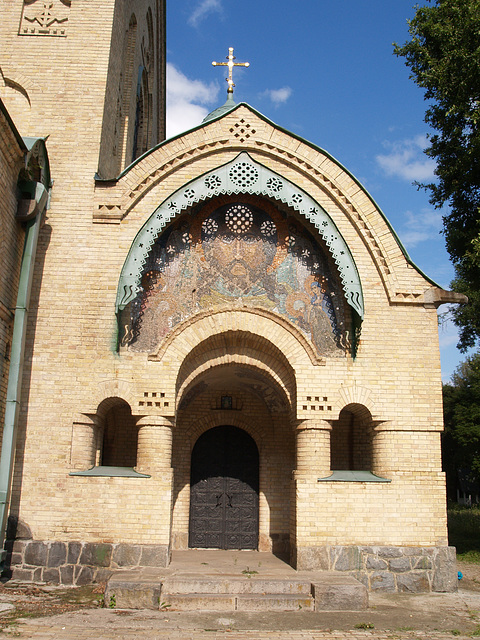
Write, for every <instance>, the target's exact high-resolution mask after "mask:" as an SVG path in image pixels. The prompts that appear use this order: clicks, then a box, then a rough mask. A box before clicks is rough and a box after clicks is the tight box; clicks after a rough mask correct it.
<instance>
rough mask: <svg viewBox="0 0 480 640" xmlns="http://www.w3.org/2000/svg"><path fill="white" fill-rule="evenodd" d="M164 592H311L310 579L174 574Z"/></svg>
mask: <svg viewBox="0 0 480 640" xmlns="http://www.w3.org/2000/svg"><path fill="white" fill-rule="evenodd" d="M162 593H169V594H182V593H205V594H207V593H224V594H237V593H246V594H261V595H268V594H290V595H297V596H301V595H306V596H309V595H310V593H311V582H310V581H309V580H289V579H280V578H277V579H276V578H259V577H251V578H246V577H243V576H242V577H231V576H228V577H227V576H214V575H211V576H173V577H171V578H166V579H165V580H163V582H162Z"/></svg>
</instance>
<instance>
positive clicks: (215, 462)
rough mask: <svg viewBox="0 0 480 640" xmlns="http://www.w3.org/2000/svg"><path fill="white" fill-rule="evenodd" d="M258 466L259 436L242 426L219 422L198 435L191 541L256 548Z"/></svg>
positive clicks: (193, 543)
mask: <svg viewBox="0 0 480 640" xmlns="http://www.w3.org/2000/svg"><path fill="white" fill-rule="evenodd" d="M258 469H259V458H258V449H257V445H256V444H255V441H254V440H253V439H252V438H251V437H250V436H249V435H248V433H246V432H245V431H243V430H242V429H238V428H237V427H230V426H224V427H215V428H213V429H210V430H209V431H206V432H205V433H204V434H203V435H201V436H200V438H199V439H198V440H197V442H196V444H195V446H194V448H193V452H192V468H191V478H190V530H189V546H190V547H192V548H204V549H256V548H257V546H258V489H259V482H258Z"/></svg>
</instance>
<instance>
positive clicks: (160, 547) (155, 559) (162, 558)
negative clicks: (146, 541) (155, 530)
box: [140, 544, 170, 567]
mask: <svg viewBox="0 0 480 640" xmlns="http://www.w3.org/2000/svg"><path fill="white" fill-rule="evenodd" d="M169 562H170V550H169V548H168V545H166V544H152V545H143V546H142V556H141V559H140V565H141V566H142V567H168V564H169Z"/></svg>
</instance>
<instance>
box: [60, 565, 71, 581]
mask: <svg viewBox="0 0 480 640" xmlns="http://www.w3.org/2000/svg"><path fill="white" fill-rule="evenodd" d="M73 569H74V567H73V565H72V564H66V565H65V566H63V567H60V584H66V585H70V584H73Z"/></svg>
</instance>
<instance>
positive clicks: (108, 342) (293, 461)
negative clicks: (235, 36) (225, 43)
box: [0, 0, 456, 591]
mask: <svg viewBox="0 0 480 640" xmlns="http://www.w3.org/2000/svg"><path fill="white" fill-rule="evenodd" d="M172 7H173V5H172ZM171 10H174V8H171ZM0 41H1V48H0V98H1V100H2V102H1V109H0V127H1V137H0V189H1V198H0V374H1V376H0V419H1V423H2V425H3V442H2V458H1V464H2V470H1V482H2V485H1V486H0V497H1V499H2V509H3V511H2V513H3V533H2V536H3V538H2V539H3V540H6V542H5V549H6V557H5V559H4V565H5V570H6V571H8V572H10V575H12V574H13V576H14V577H18V578H21V579H27V580H47V581H52V582H56V583H62V584H80V583H85V582H88V581H94V580H99V579H101V578H103V577H104V576H105V575H107V574H108V572H111V571H113V570H115V569H117V568H118V567H136V566H151V567H152V566H153V567H155V566H157V567H165V566H167V565H168V564H169V562H170V557H171V553H172V551H175V550H181V549H188V548H200V549H202V548H208V549H251V550H258V551H263V552H271V553H274V554H276V555H279V556H282V557H283V558H286V559H287V561H288V562H289V563H290V564H291V565H292V566H293V567H294V568H297V569H301V570H330V571H343V572H349V573H350V574H351V575H353V576H355V577H357V578H358V579H360V580H361V581H362V582H363V583H364V584H365V585H366V586H367V587H368V588H369V589H384V590H387V591H395V590H398V591H402V590H411V591H436V590H437V591H448V590H453V589H455V588H456V586H455V585H456V573H455V551H454V549H452V548H451V547H449V546H448V539H447V528H446V499H445V478H444V474H443V473H442V469H441V455H440V435H441V431H442V428H443V417H442V395H441V376H440V358H439V344H438V332H437V308H438V306H439V305H440V304H442V303H444V302H454V301H455V300H456V296H455V294H453V293H451V292H447V291H444V290H442V289H440V288H439V287H438V286H437V285H435V283H433V282H432V281H431V280H429V279H428V277H427V276H425V275H424V274H423V273H422V272H420V271H419V270H418V269H417V268H416V267H415V265H414V264H412V262H411V261H410V259H409V258H408V255H407V254H406V252H405V250H404V249H403V247H402V246H401V244H400V242H399V240H398V238H397V236H396V235H395V232H394V231H393V229H392V228H391V226H390V224H389V222H388V220H387V218H386V217H385V215H384V214H383V213H382V212H381V211H380V210H379V208H378V206H377V205H376V204H375V202H374V201H373V200H372V198H371V196H370V195H369V194H368V193H367V192H366V191H365V189H364V188H363V187H362V185H361V184H360V183H359V182H358V181H357V180H356V179H355V177H354V176H353V175H352V174H351V173H349V171H348V169H347V168H345V167H343V166H342V165H341V164H339V162H338V161H336V160H335V159H334V158H332V157H331V156H330V155H329V154H328V153H327V152H326V151H323V150H322V149H321V148H320V147H318V146H316V145H315V144H313V143H311V142H308V141H306V140H304V139H302V138H300V137H298V136H297V135H294V134H292V133H290V132H288V131H286V130H285V129H283V128H282V127H281V126H278V125H276V124H275V123H273V122H271V121H270V120H269V119H268V118H266V117H265V116H263V115H262V114H261V113H259V112H258V111H256V110H255V108H254V107H252V106H250V105H248V104H244V103H239V104H236V103H235V101H234V99H233V96H232V93H229V94H228V99H227V102H226V103H225V104H224V105H223V106H222V107H219V108H218V109H216V110H215V111H214V112H212V113H211V114H210V115H209V116H208V117H207V118H206V119H205V121H204V122H203V123H201V124H199V125H198V126H196V127H195V128H193V129H191V130H189V131H186V132H185V133H183V134H182V135H178V136H176V137H174V138H171V139H167V140H165V124H164V123H165V7H164V2H162V0H103V1H102V2H100V1H99V0H89V2H86V3H85V2H71V0H52V1H51V2H49V3H45V2H44V1H43V0H11V1H10V2H8V3H3V12H2V21H1V23H0ZM247 53H248V52H247ZM220 55H221V52H220ZM320 142H321V141H320ZM387 213H388V212H387ZM7 525H8V526H7ZM4 555H5V554H4Z"/></svg>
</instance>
